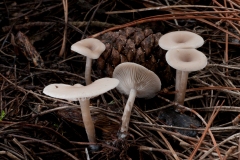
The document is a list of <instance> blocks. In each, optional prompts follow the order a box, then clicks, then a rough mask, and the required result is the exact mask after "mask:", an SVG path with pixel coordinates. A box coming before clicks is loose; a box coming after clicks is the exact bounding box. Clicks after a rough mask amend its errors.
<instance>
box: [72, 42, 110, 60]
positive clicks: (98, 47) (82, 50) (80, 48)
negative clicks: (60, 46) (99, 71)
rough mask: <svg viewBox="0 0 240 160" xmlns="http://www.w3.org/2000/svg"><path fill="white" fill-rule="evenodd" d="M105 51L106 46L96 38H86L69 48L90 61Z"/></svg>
mask: <svg viewBox="0 0 240 160" xmlns="http://www.w3.org/2000/svg"><path fill="white" fill-rule="evenodd" d="M105 49H106V46H105V45H104V44H103V43H102V42H101V41H100V40H98V39H96V38H86V39H83V40H81V41H78V42H76V43H74V44H73V45H72V46H71V50H72V51H74V52H77V53H79V54H82V55H84V56H86V57H89V58H92V59H97V58H98V57H99V56H100V55H101V54H102V52H103V51H104V50H105Z"/></svg>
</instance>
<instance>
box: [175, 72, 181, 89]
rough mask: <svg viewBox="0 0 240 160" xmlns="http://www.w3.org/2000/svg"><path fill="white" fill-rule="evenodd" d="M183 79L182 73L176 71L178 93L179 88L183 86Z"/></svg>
mask: <svg viewBox="0 0 240 160" xmlns="http://www.w3.org/2000/svg"><path fill="white" fill-rule="evenodd" d="M181 77H182V71H180V70H176V80H175V81H176V82H175V90H176V91H177V92H179V86H180V85H181Z"/></svg>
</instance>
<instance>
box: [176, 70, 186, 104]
mask: <svg viewBox="0 0 240 160" xmlns="http://www.w3.org/2000/svg"><path fill="white" fill-rule="evenodd" d="M188 74H189V72H187V71H179V70H177V76H176V84H178V86H176V89H177V90H178V93H176V95H175V101H176V102H177V103H179V104H181V105H183V104H184V99H185V94H186V88H187V81H188ZM179 78H180V79H179Z"/></svg>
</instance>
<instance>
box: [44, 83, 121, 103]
mask: <svg viewBox="0 0 240 160" xmlns="http://www.w3.org/2000/svg"><path fill="white" fill-rule="evenodd" d="M118 83H119V80H117V79H115V78H102V79H98V80H96V81H94V82H93V83H91V84H90V85H87V86H82V85H80V84H75V85H74V86H71V85H67V84H50V85H48V86H46V87H45V88H44V89H43V93H44V94H46V95H48V96H51V97H54V98H59V99H66V100H71V101H78V99H90V98H92V97H96V96H98V95H100V94H103V93H105V92H107V91H109V90H111V89H113V88H115V87H116V86H117V85H118Z"/></svg>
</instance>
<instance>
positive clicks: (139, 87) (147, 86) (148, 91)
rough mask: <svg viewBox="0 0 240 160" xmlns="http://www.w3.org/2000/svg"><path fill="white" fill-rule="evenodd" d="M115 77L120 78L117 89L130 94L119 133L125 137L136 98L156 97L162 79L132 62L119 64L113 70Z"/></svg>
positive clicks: (121, 136) (120, 136)
mask: <svg viewBox="0 0 240 160" xmlns="http://www.w3.org/2000/svg"><path fill="white" fill-rule="evenodd" d="M113 77H114V78H116V79H118V80H119V84H118V86H117V87H116V88H117V90H118V91H119V92H120V93H122V94H125V95H129V97H128V100H127V103H126V106H125V108H124V112H123V116H122V125H121V128H120V133H119V138H125V137H126V133H127V131H128V126H129V121H130V116H131V110H132V108H133V104H134V101H135V98H136V97H138V98H152V97H154V96H155V95H156V94H157V93H158V92H159V91H160V89H161V81H160V79H159V77H158V76H157V75H156V74H155V73H154V72H152V71H150V70H148V69H147V68H145V67H143V66H141V65H139V64H136V63H132V62H125V63H121V64H119V65H118V66H117V67H116V68H115V69H114V71H113Z"/></svg>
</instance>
